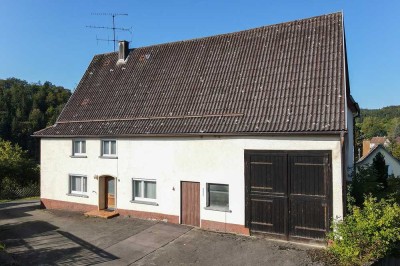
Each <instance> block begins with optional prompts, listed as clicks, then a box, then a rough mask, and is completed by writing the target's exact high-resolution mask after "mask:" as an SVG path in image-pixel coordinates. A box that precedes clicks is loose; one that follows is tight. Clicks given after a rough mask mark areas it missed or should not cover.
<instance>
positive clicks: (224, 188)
mask: <svg viewBox="0 0 400 266" xmlns="http://www.w3.org/2000/svg"><path fill="white" fill-rule="evenodd" d="M209 186H210V191H222V192H229V186H228V185H219V184H209Z"/></svg>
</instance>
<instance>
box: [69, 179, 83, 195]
mask: <svg viewBox="0 0 400 266" xmlns="http://www.w3.org/2000/svg"><path fill="white" fill-rule="evenodd" d="M69 193H71V194H86V193H87V177H86V176H84V175H70V176H69Z"/></svg>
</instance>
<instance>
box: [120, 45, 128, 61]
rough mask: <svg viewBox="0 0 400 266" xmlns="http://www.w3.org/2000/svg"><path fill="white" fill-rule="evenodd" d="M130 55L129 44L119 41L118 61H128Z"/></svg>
mask: <svg viewBox="0 0 400 266" xmlns="http://www.w3.org/2000/svg"><path fill="white" fill-rule="evenodd" d="M128 54H129V42H127V41H119V52H118V61H119V62H121V61H126V58H127V57H128Z"/></svg>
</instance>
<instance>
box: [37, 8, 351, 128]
mask: <svg viewBox="0 0 400 266" xmlns="http://www.w3.org/2000/svg"><path fill="white" fill-rule="evenodd" d="M117 61H118V53H117V52H114V53H107V54H100V55H96V56H95V57H94V58H93V60H92V62H91V63H90V65H89V67H88V68H87V70H86V72H85V74H84V76H83V77H82V80H81V81H80V83H79V85H78V86H77V88H76V90H75V92H74V93H73V95H72V97H71V98H70V100H69V101H68V103H67V104H66V106H65V108H64V110H63V111H62V113H61V115H60V116H59V118H58V120H57V122H56V124H55V125H54V126H51V127H48V128H46V129H43V130H40V131H38V132H35V135H36V136H107V135H163V134H178V135H179V134H250V133H271V132H272V133H296V132H297V133H298V132H302V133H313V132H314V133H315V132H328V133H329V132H335V133H336V132H338V131H343V130H346V125H345V121H346V118H345V115H346V114H345V112H346V111H345V110H346V106H347V103H346V100H347V101H350V99H352V98H351V97H350V93H349V88H348V87H347V88H346V84H345V83H346V64H347V63H346V54H345V47H344V29H343V18H342V14H341V13H335V14H329V15H324V16H319V17H313V18H309V19H303V20H297V21H293V22H287V23H282V24H277V25H272V26H266V27H261V28H256V29H250V30H245V31H240V32H234V33H229V34H223V35H217V36H212V37H206V38H200V39H194V40H188V41H180V42H173V43H165V44H159V45H152V46H147V47H140V48H134V49H131V50H129V56H128V59H127V62H126V63H125V64H117ZM346 89H347V91H346ZM352 104H353V105H352V106H353V107H354V106H355V105H356V103H355V102H352Z"/></svg>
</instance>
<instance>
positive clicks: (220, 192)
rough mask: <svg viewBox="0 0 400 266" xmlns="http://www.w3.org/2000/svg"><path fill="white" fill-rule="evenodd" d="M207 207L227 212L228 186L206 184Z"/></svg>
mask: <svg viewBox="0 0 400 266" xmlns="http://www.w3.org/2000/svg"><path fill="white" fill-rule="evenodd" d="M207 207H209V208H212V209H219V210H229V185H224V184H207Z"/></svg>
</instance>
